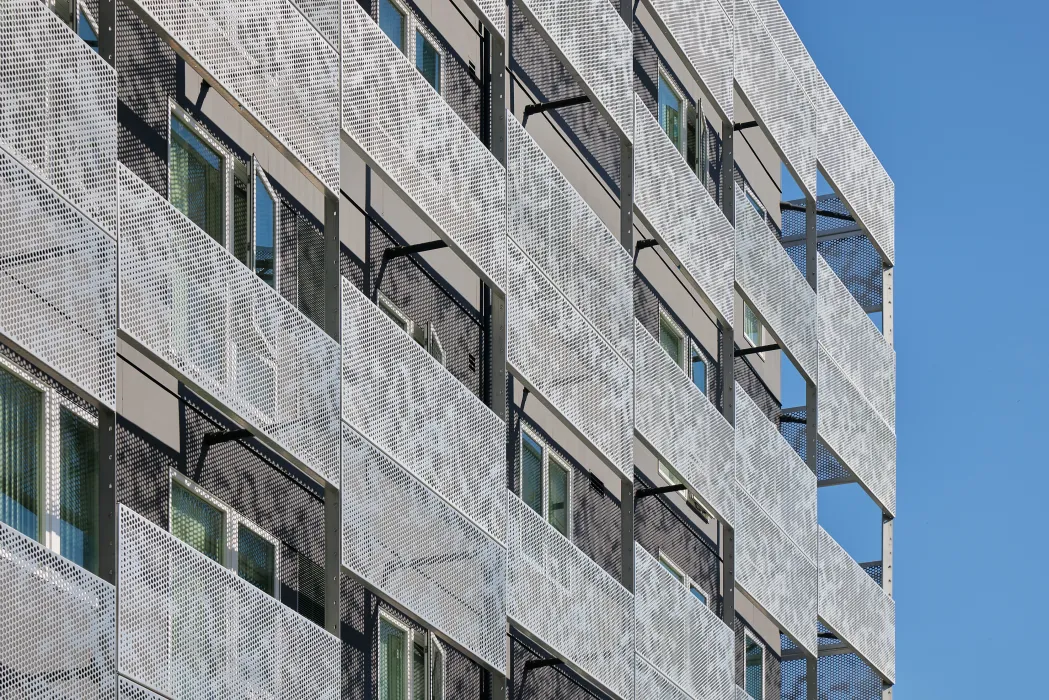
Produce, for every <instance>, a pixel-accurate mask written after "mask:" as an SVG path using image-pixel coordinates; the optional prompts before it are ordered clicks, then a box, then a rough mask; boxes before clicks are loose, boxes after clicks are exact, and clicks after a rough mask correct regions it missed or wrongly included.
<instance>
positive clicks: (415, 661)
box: [412, 642, 427, 700]
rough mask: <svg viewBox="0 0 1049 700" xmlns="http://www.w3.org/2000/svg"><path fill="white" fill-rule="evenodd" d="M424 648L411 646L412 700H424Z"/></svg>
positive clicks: (415, 644) (416, 644)
mask: <svg viewBox="0 0 1049 700" xmlns="http://www.w3.org/2000/svg"><path fill="white" fill-rule="evenodd" d="M426 671H427V668H426V646H425V645H423V644H419V643H418V642H416V643H414V644H412V700H426Z"/></svg>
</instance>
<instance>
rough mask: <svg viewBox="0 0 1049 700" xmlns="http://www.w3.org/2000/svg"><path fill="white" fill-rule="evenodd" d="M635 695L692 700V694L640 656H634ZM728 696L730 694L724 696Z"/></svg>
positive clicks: (652, 699) (651, 699) (649, 698)
mask: <svg viewBox="0 0 1049 700" xmlns="http://www.w3.org/2000/svg"><path fill="white" fill-rule="evenodd" d="M634 697H635V698H639V699H640V698H644V700H692V696H691V695H689V694H688V693H686V692H685V691H684V690H682V689H681V688H679V687H677V686H676V685H674V682H673V681H671V680H670V679H669V678H667V677H666V676H664V675H663V674H662V673H660V672H659V671H657V670H656V669H654V668H653V667H652V665H651V664H649V663H648V662H647V661H645V660H644V659H643V658H642V657H640V656H635V657H634ZM724 697H728V696H724Z"/></svg>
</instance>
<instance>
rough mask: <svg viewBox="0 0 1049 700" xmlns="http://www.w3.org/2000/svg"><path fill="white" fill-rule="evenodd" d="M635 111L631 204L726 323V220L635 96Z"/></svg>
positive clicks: (729, 294)
mask: <svg viewBox="0 0 1049 700" xmlns="http://www.w3.org/2000/svg"><path fill="white" fill-rule="evenodd" d="M715 1H716V0H715ZM635 109H636V117H635V119H636V122H635V128H636V133H635V134H634V202H635V203H636V205H637V207H638V208H639V209H640V210H641V211H642V212H643V213H644V216H645V218H646V219H647V220H648V222H649V223H650V224H651V225H652V227H653V234H654V235H655V236H656V237H657V238H658V239H659V240H660V241H661V242H662V243H663V244H664V245H665V246H666V247H667V248H669V249H670V251H671V252H672V253H673V255H674V257H676V258H677V259H678V260H680V261H681V264H682V266H683V267H684V271H685V272H686V273H687V274H688V275H689V277H691V278H692V279H693V280H694V282H695V284H696V286H698V287H699V289H700V290H701V291H702V292H703V293H704V294H705V295H706V296H707V297H708V298H709V299H710V301H711V302H712V303H713V304H714V306H715V307H716V308H717V311H718V313H720V314H721V315H722V316H723V317H724V318H725V319H726V320H727V321H728V322H729V323H732V303H733V289H732V274H733V264H734V260H733V254H732V249H733V245H734V241H733V232H732V224H731V223H729V221H728V219H726V218H725V215H724V214H722V212H721V209H720V208H719V207H718V205H717V203H716V202H715V201H714V199H713V198H712V197H711V196H710V194H709V193H708V192H707V191H706V188H705V187H704V186H703V183H702V182H700V180H699V178H698V177H696V174H695V173H694V172H692V169H691V168H689V167H688V165H687V164H686V163H685V161H684V159H683V158H682V157H681V153H680V152H679V151H678V150H677V149H676V148H674V144H672V143H671V142H670V139H668V138H667V136H666V134H665V133H664V132H663V129H662V128H661V127H660V126H659V123H658V122H657V121H656V120H655V119H654V118H653V117H652V114H651V113H650V112H649V111H648V110H647V109H646V108H645V106H644V104H643V103H642V101H641V98H640V97H636V103H635Z"/></svg>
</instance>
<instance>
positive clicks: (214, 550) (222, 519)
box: [171, 481, 226, 564]
mask: <svg viewBox="0 0 1049 700" xmlns="http://www.w3.org/2000/svg"><path fill="white" fill-rule="evenodd" d="M171 534H172V535H174V536H175V537H177V538H178V539H180V540H182V541H183V542H185V543H186V544H188V545H189V546H190V547H192V548H193V549H195V550H197V551H198V552H200V553H201V554H203V555H204V556H206V557H207V558H208V559H211V560H213V561H217V562H219V563H220V564H221V563H223V559H224V554H225V541H226V538H225V534H226V513H225V511H223V510H222V509H221V508H218V507H216V506H215V505H212V504H211V503H208V502H207V501H206V500H204V499H203V498H201V497H200V496H198V495H197V494H195V493H193V492H191V491H190V490H189V489H188V488H186V487H185V486H183V485H182V484H180V483H179V482H177V481H173V482H172V484H171Z"/></svg>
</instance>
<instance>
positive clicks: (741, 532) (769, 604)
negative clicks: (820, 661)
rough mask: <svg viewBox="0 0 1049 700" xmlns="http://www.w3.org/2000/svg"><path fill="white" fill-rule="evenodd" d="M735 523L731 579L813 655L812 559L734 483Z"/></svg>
mask: <svg viewBox="0 0 1049 700" xmlns="http://www.w3.org/2000/svg"><path fill="white" fill-rule="evenodd" d="M737 486H738V485H737ZM736 522H737V524H736V583H737V584H738V585H739V587H740V588H742V589H743V590H744V591H746V592H747V594H748V595H749V596H750V597H751V598H753V599H754V601H755V602H757V603H758V605H760V606H761V607H762V608H764V609H765V610H766V611H767V612H768V614H769V615H770V616H771V617H772V619H773V620H774V621H775V622H776V623H777V624H779V626H780V629H782V630H783V631H784V632H786V633H788V634H789V635H790V636H791V637H792V638H794V639H795V640H796V641H797V642H798V643H799V644H800V645H801V646H803V647H805V648H806V649H807V650H808V651H810V652H811V653H813V654H815V653H816V647H817V638H816V614H817V613H816V564H815V563H814V562H812V561H811V560H810V559H809V558H808V557H806V556H805V554H804V553H803V552H802V551H801V550H800V549H798V547H797V546H796V545H795V544H794V543H793V542H792V541H791V539H790V538H789V537H787V535H786V533H784V532H783V530H781V529H780V528H779V526H777V525H776V523H775V522H773V521H772V519H771V518H770V517H769V516H768V515H767V514H766V513H765V512H764V511H763V510H762V509H761V506H759V505H758V504H757V503H756V502H755V501H754V499H752V498H751V497H750V496H749V495H747V492H746V491H745V490H744V489H743V487H742V486H738V487H737V501H736Z"/></svg>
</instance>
